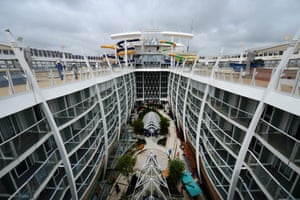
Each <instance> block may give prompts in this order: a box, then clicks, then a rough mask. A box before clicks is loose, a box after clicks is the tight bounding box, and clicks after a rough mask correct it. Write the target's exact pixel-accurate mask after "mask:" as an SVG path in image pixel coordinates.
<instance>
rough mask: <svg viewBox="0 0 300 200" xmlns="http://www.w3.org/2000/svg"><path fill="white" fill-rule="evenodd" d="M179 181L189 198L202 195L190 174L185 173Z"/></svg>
mask: <svg viewBox="0 0 300 200" xmlns="http://www.w3.org/2000/svg"><path fill="white" fill-rule="evenodd" d="M181 181H182V183H183V185H184V187H185V189H186V191H187V192H188V193H189V195H190V196H191V197H195V196H198V195H200V194H202V190H201V189H200V187H199V186H198V184H197V183H196V182H195V181H194V179H193V177H192V176H191V172H189V171H185V172H184V173H183V175H182V177H181Z"/></svg>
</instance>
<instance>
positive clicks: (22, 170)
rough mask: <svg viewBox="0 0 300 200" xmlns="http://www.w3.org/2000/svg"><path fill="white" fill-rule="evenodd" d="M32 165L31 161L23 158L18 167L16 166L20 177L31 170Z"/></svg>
mask: <svg viewBox="0 0 300 200" xmlns="http://www.w3.org/2000/svg"><path fill="white" fill-rule="evenodd" d="M29 168H30V166H29V163H28V162H27V159H26V160H23V161H22V162H21V163H20V164H19V165H18V166H17V167H16V168H15V172H16V174H17V176H18V177H20V176H22V175H23V174H25V173H26V172H27V171H28V170H29Z"/></svg>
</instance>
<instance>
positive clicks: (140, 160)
mask: <svg viewBox="0 0 300 200" xmlns="http://www.w3.org/2000/svg"><path fill="white" fill-rule="evenodd" d="M159 113H160V114H162V115H163V116H164V117H166V118H168V119H169V120H170V126H169V133H168V135H167V141H166V146H162V145H159V144H157V141H158V140H159V139H161V138H162V137H145V140H146V144H145V146H144V149H143V150H142V151H141V152H140V153H139V154H137V162H136V165H135V167H134V168H135V170H137V171H138V170H140V169H141V168H142V167H143V165H144V163H145V160H146V158H147V157H148V156H149V154H150V152H153V153H154V154H155V155H156V156H157V161H158V163H159V164H160V167H161V169H162V170H165V169H167V168H168V150H169V149H171V150H172V153H171V156H170V157H171V158H172V159H173V158H175V156H177V154H178V155H179V158H180V159H182V160H183V157H182V154H183V151H182V149H181V148H180V140H179V138H177V135H176V127H175V124H174V121H173V120H171V119H170V117H169V116H168V115H167V114H166V113H164V112H163V111H161V110H159ZM116 184H118V185H119V187H120V189H121V191H120V192H119V193H117V192H116V189H115V185H114V187H113V188H112V190H111V192H110V195H109V196H108V198H107V199H108V200H118V199H120V197H121V195H122V193H123V192H124V193H125V192H126V190H127V185H128V183H127V179H126V178H125V177H123V176H122V175H120V176H119V177H118V179H117V181H116ZM184 196H185V197H184V199H189V198H188V196H186V195H184Z"/></svg>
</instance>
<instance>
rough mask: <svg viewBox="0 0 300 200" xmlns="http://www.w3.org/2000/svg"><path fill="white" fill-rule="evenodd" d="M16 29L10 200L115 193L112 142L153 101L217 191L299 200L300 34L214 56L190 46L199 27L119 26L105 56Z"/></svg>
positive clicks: (8, 126)
mask: <svg viewBox="0 0 300 200" xmlns="http://www.w3.org/2000/svg"><path fill="white" fill-rule="evenodd" d="M6 34H7V35H8V38H9V39H8V44H0V70H1V71H0V73H1V74H0V75H1V76H0V94H1V97H0V155H1V158H0V161H1V162H0V199H73V200H77V199H91V198H92V197H91V195H90V194H91V193H95V191H96V192H97V194H98V195H99V196H98V199H105V195H106V194H107V193H106V192H107V191H105V190H104V188H103V187H101V181H99V180H104V179H105V173H106V171H107V170H108V168H109V167H108V165H109V162H110V161H111V159H112V157H111V156H110V155H111V151H112V148H113V145H114V144H119V142H120V141H121V138H126V137H127V136H128V135H129V133H128V132H126V131H124V130H125V128H124V127H126V125H127V124H128V123H129V121H130V119H131V114H132V112H135V109H136V107H137V106H138V105H144V104H151V105H162V106H163V107H164V108H165V110H168V111H169V112H170V113H171V115H172V117H173V119H174V121H175V123H176V127H177V134H178V136H179V137H181V138H182V140H183V141H184V148H185V153H186V158H187V159H188V160H189V163H190V166H191V169H192V173H193V175H194V176H197V177H198V178H199V180H200V182H201V184H203V185H205V187H206V188H207V190H208V193H209V194H208V199H209V198H211V199H228V200H231V199H300V190H299V188H300V150H299V148H300V128H299V127H300V117H299V116H300V98H299V94H300V93H299V91H300V89H299V81H300V80H299V76H300V48H299V47H300V45H299V43H298V40H299V34H296V36H295V37H294V38H293V39H292V40H290V41H287V42H285V43H280V44H278V45H273V46H269V47H259V48H256V49H249V50H247V51H242V52H241V54H240V55H222V52H221V53H220V55H217V56H214V57H204V56H201V55H197V54H196V53H193V52H190V51H189V48H188V44H189V41H190V40H191V39H192V38H193V34H190V33H182V32H168V31H161V30H143V31H137V32H129V33H118V34H112V35H111V36H110V39H111V41H113V42H114V44H103V45H101V47H102V48H105V50H107V53H105V54H103V55H101V56H84V55H82V54H72V53H70V52H67V50H64V51H63V50H61V51H53V50H45V49H36V48H31V47H28V46H26V45H24V44H22V43H20V41H17V40H16V39H15V38H14V37H13V35H12V34H11V33H10V32H9V30H7V31H6ZM58 60H59V61H61V62H62V63H63V64H64V66H65V69H64V78H63V80H60V79H59V77H58V73H57V69H55V63H56V62H57V61H58ZM232 63H233V64H236V65H237V66H241V67H240V68H238V69H236V68H232V67H231V64H232ZM74 64H75V65H76V66H78V67H79V70H78V74H74V72H73V71H72V69H71V66H72V65H74ZM101 195H102V197H100V196H101Z"/></svg>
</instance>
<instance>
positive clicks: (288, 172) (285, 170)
mask: <svg viewBox="0 0 300 200" xmlns="http://www.w3.org/2000/svg"><path fill="white" fill-rule="evenodd" d="M278 171H279V173H280V174H281V175H283V176H284V177H285V178H286V179H287V180H290V179H291V178H292V175H293V170H292V169H291V168H290V167H289V166H287V165H286V164H284V163H283V162H280V166H279V169H278Z"/></svg>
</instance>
